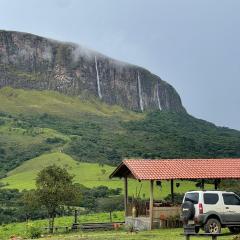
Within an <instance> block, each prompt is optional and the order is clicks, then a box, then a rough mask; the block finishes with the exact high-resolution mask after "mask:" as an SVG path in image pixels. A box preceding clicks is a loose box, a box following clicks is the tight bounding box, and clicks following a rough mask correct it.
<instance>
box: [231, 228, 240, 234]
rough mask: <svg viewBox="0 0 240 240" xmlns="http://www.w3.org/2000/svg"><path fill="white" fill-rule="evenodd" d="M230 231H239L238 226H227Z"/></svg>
mask: <svg viewBox="0 0 240 240" xmlns="http://www.w3.org/2000/svg"><path fill="white" fill-rule="evenodd" d="M228 229H229V231H230V232H231V233H240V227H229V228H228Z"/></svg>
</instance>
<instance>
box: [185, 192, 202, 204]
mask: <svg viewBox="0 0 240 240" xmlns="http://www.w3.org/2000/svg"><path fill="white" fill-rule="evenodd" d="M198 200H199V194H198V193H187V194H186V196H185V200H184V201H185V202H186V201H189V202H192V203H193V204H197V203H198Z"/></svg>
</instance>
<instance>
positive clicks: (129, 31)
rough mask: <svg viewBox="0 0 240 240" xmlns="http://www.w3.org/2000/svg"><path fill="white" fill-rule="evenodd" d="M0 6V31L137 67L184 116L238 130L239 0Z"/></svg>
mask: <svg viewBox="0 0 240 240" xmlns="http://www.w3.org/2000/svg"><path fill="white" fill-rule="evenodd" d="M0 10H1V12H0V29H5V30H17V31H24V32H30V33H34V34H38V35H42V36H46V37H50V38H54V39H58V40H63V41H71V42H76V43H79V44H81V45H84V46H87V47H89V48H92V49H95V50H97V51H99V52H102V53H104V54H106V55H108V56H111V57H113V58H116V59H119V60H123V61H127V62H130V63H133V64H137V65H140V66H143V67H145V68H147V69H149V70H150V71H151V72H153V73H155V74H157V75H159V76H160V77H161V78H162V79H164V80H166V81H167V82H169V83H170V84H172V85H173V86H174V87H175V88H176V90H177V91H178V92H179V94H180V96H181V98H182V101H183V104H184V106H185V107H186V109H187V111H188V112H189V113H190V114H192V115H194V116H196V117H198V118H202V119H205V120H208V121H211V122H214V123H215V124H217V125H220V126H227V127H231V128H236V129H239V130H240V111H239V103H240V94H239V88H240V1H239V0H21V1H20V0H0Z"/></svg>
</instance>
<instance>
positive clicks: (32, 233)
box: [27, 225, 42, 239]
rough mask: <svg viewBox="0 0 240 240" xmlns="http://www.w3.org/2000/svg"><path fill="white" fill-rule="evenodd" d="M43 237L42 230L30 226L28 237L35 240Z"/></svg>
mask: <svg viewBox="0 0 240 240" xmlns="http://www.w3.org/2000/svg"><path fill="white" fill-rule="evenodd" d="M41 235H42V230H41V229H40V228H39V227H37V226H31V225H30V226H28V228H27V237H29V238H31V239H34V238H40V237H41Z"/></svg>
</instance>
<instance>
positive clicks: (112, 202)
mask: <svg viewBox="0 0 240 240" xmlns="http://www.w3.org/2000/svg"><path fill="white" fill-rule="evenodd" d="M97 206H98V210H99V211H101V212H102V211H103V212H109V218H110V222H112V212H113V211H118V210H123V197H122V196H117V197H108V198H100V199H98V201H97Z"/></svg>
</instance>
